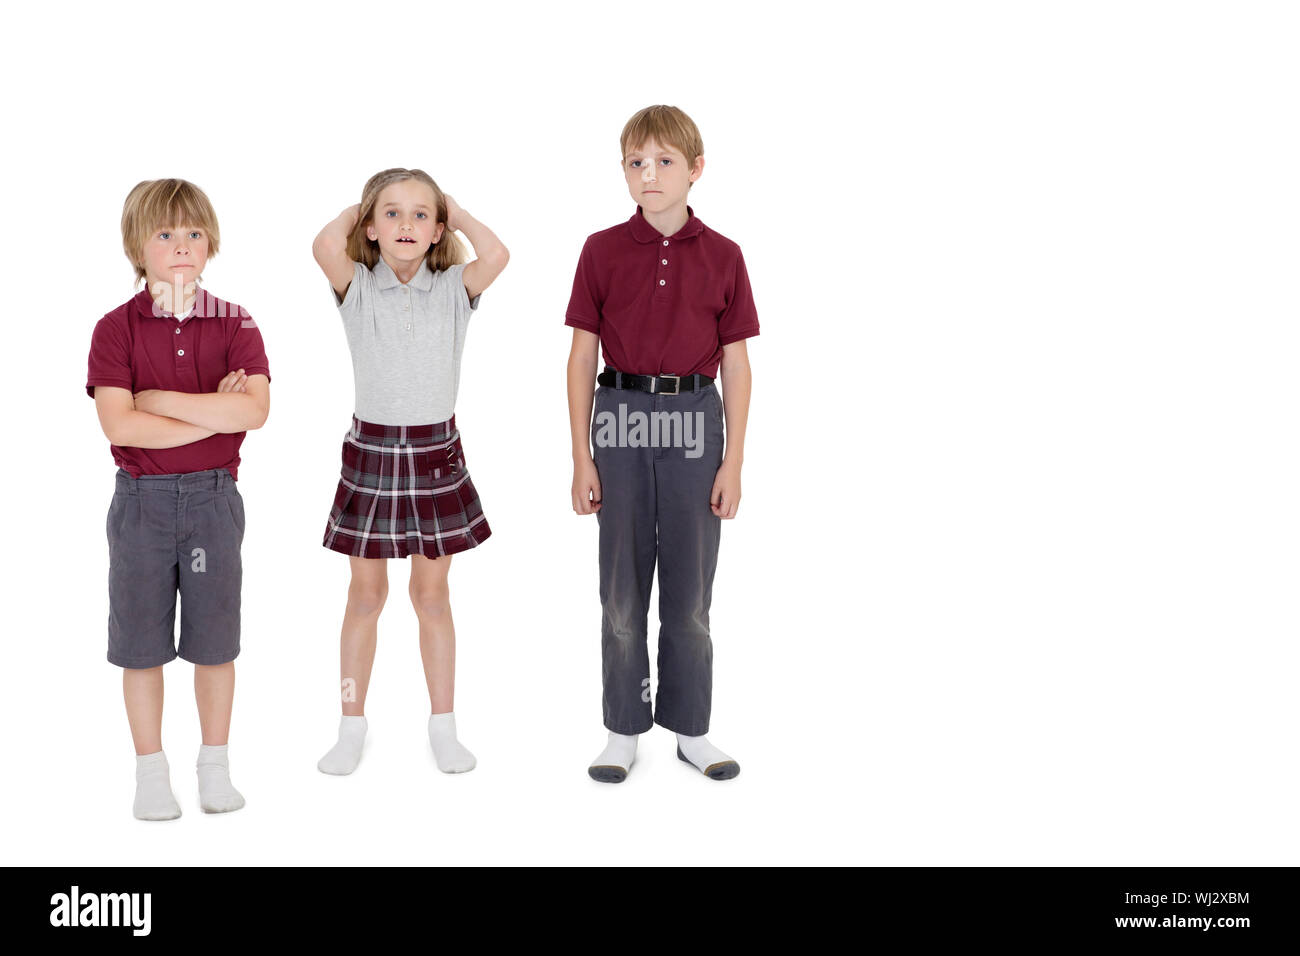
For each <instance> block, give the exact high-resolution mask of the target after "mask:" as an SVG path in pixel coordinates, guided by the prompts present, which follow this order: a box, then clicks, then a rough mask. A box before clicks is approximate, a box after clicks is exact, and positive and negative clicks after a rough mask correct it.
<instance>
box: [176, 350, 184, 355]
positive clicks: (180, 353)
mask: <svg viewBox="0 0 1300 956" xmlns="http://www.w3.org/2000/svg"><path fill="white" fill-rule="evenodd" d="M176 354H177V355H184V354H185V350H184V349H177V350H176Z"/></svg>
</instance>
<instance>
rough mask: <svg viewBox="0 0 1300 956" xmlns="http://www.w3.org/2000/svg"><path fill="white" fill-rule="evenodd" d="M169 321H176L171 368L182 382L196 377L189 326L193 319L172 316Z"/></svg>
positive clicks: (192, 323)
mask: <svg viewBox="0 0 1300 956" xmlns="http://www.w3.org/2000/svg"><path fill="white" fill-rule="evenodd" d="M171 321H172V322H175V323H176V328H175V329H174V330H173V335H172V340H173V342H174V343H175V347H174V348H173V349H172V368H173V370H174V371H175V373H176V377H177V380H178V381H182V382H183V381H188V380H189V379H190V378H194V379H197V377H198V371H197V367H196V366H195V364H194V336H192V335H190V328H191V327H192V326H193V325H194V321H193V319H192V318H191V319H188V320H186V321H184V322H182V321H180V320H179V319H177V318H176V317H175V316H172V319H171Z"/></svg>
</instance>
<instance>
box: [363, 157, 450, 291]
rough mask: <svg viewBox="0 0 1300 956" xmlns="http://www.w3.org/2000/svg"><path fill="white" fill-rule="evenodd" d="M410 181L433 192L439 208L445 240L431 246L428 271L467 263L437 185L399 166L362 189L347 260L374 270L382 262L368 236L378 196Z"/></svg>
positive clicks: (376, 245)
mask: <svg viewBox="0 0 1300 956" xmlns="http://www.w3.org/2000/svg"><path fill="white" fill-rule="evenodd" d="M408 179H415V180H418V181H419V182H422V183H424V184H425V185H426V186H428V187H429V188H430V189H432V190H433V198H434V201H435V202H436V203H437V206H438V212H437V216H436V219H435V221H436V222H440V223H442V224H443V230H442V238H441V239H439V240H438V241H437V242H435V243H434V244H433V245H432V246H430V247H429V253H428V255H427V256H426V259H427V261H428V263H429V268H430V269H432V270H433V271H434V272H441V271H442V270H443V269H446V268H449V267H450V266H454V265H457V264H459V263H461V262H465V261H466V260H467V259H468V258H469V255H468V253H467V252H466V250H465V246H464V244H463V243H461V241H460V240H459V239H458V238H457V237H456V233H455V232H454V231H453V230H452V229H451V228H450V227H449V226H447V199H446V197H445V196H443V194H442V190H441V189H439V188H438V184H437V183H435V182H434V181H433V177H432V176H430V175H429V174H428V173H426V172H425V171H424V170H423V169H401V168H400V167H395V168H393V169H385V170H384V171H383V172H379V173H375V174H374V175H373V176H371V177H370V179H369V180H367V182H366V186H365V188H364V189H362V190H361V211H360V213H359V214H358V216H357V224H356V226H354V227H353V229H352V232H351V234H350V235H349V236H348V258H349V259H351V260H353V261H354V262H360V263H363V264H364V265H365V267H366V268H367V269H373V268H374V267H375V263H376V262H378V261H379V243H378V242H375V241H374V240H372V239H370V238H368V237H367V236H366V227H367V226H369V225H370V224H371V223H370V221H371V219H372V218H374V215H375V203H377V202H378V201H379V194H380V193H381V192H383V191H384V187H385V186H391V185H392V184H393V183H400V182H403V181H405V180H408Z"/></svg>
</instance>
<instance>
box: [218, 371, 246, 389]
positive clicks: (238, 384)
mask: <svg viewBox="0 0 1300 956" xmlns="http://www.w3.org/2000/svg"><path fill="white" fill-rule="evenodd" d="M247 381H248V376H247V375H245V374H244V370H243V369H242V368H241V369H236V370H235V371H233V372H227V373H226V377H225V378H223V379H222V380H221V381H220V382H218V383H217V391H218V392H246V391H248V389H246V388H244V383H245V382H247Z"/></svg>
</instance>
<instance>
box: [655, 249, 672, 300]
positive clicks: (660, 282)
mask: <svg viewBox="0 0 1300 956" xmlns="http://www.w3.org/2000/svg"><path fill="white" fill-rule="evenodd" d="M660 242H661V243H662V244H661V245H660V246H658V247H657V248H656V255H657V256H658V259H659V262H658V264H657V265H656V266H655V296H656V297H663V298H666V297H667V295H668V242H669V240H667V239H663V240H660Z"/></svg>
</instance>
